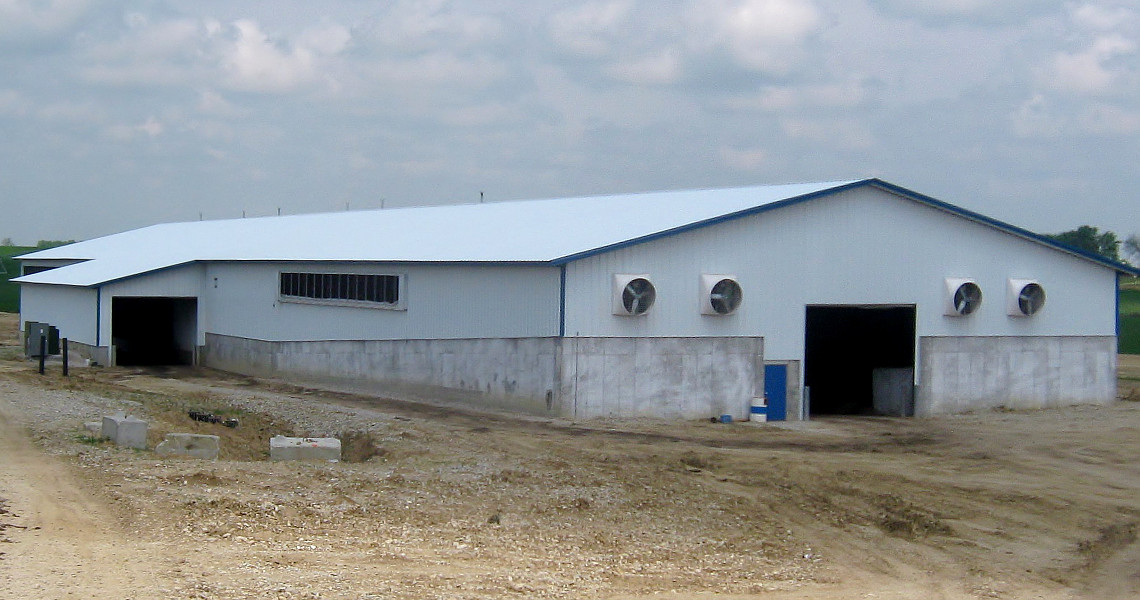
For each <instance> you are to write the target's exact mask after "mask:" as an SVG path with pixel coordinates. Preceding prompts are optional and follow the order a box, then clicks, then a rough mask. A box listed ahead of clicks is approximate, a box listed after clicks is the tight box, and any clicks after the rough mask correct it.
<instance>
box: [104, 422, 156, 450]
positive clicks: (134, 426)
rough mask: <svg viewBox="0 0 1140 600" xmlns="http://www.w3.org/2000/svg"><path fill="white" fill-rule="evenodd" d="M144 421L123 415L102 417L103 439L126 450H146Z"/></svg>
mask: <svg viewBox="0 0 1140 600" xmlns="http://www.w3.org/2000/svg"><path fill="white" fill-rule="evenodd" d="M146 430H147V424H146V421H143V420H140V419H137V418H135V417H127V416H123V415H115V416H106V417H103V437H105V438H107V439H110V440H111V441H113V442H115V445H117V446H126V447H127V448H140V449H142V448H146Z"/></svg>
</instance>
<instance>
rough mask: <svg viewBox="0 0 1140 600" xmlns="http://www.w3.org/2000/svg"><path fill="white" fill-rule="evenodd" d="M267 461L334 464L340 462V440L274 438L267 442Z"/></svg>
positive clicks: (280, 436) (281, 436)
mask: <svg viewBox="0 0 1140 600" xmlns="http://www.w3.org/2000/svg"><path fill="white" fill-rule="evenodd" d="M269 459H270V460H327V461H330V462H336V461H339V460H340V440H338V439H336V438H296V437H286V436H283V435H278V436H274V437H273V438H271V439H270V440H269Z"/></svg>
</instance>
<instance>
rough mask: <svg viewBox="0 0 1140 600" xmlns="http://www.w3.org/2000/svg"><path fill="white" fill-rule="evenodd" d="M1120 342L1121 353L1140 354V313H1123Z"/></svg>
mask: <svg viewBox="0 0 1140 600" xmlns="http://www.w3.org/2000/svg"><path fill="white" fill-rule="evenodd" d="M1118 342H1119V344H1120V349H1119V350H1118V352H1120V353H1121V354H1140V315H1121V317H1120V338H1119V339H1118Z"/></svg>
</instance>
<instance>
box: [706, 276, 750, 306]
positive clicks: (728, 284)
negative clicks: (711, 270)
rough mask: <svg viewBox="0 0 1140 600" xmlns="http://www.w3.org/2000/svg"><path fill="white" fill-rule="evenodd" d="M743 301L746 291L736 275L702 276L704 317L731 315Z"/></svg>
mask: <svg viewBox="0 0 1140 600" xmlns="http://www.w3.org/2000/svg"><path fill="white" fill-rule="evenodd" d="M743 300H744V290H743V289H741V288H740V284H739V283H738V282H737V281H736V277H735V276H734V275H701V314H702V315H730V314H732V313H733V312H736V309H738V308H740V303H741V302H742V301H743Z"/></svg>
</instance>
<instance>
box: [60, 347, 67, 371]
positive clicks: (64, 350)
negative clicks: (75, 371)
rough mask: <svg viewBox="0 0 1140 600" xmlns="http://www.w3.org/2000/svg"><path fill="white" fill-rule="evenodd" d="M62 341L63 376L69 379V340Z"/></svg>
mask: <svg viewBox="0 0 1140 600" xmlns="http://www.w3.org/2000/svg"><path fill="white" fill-rule="evenodd" d="M60 341H61V342H63V376H64V377H67V376H68V375H67V338H63V339H62V340H60Z"/></svg>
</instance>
